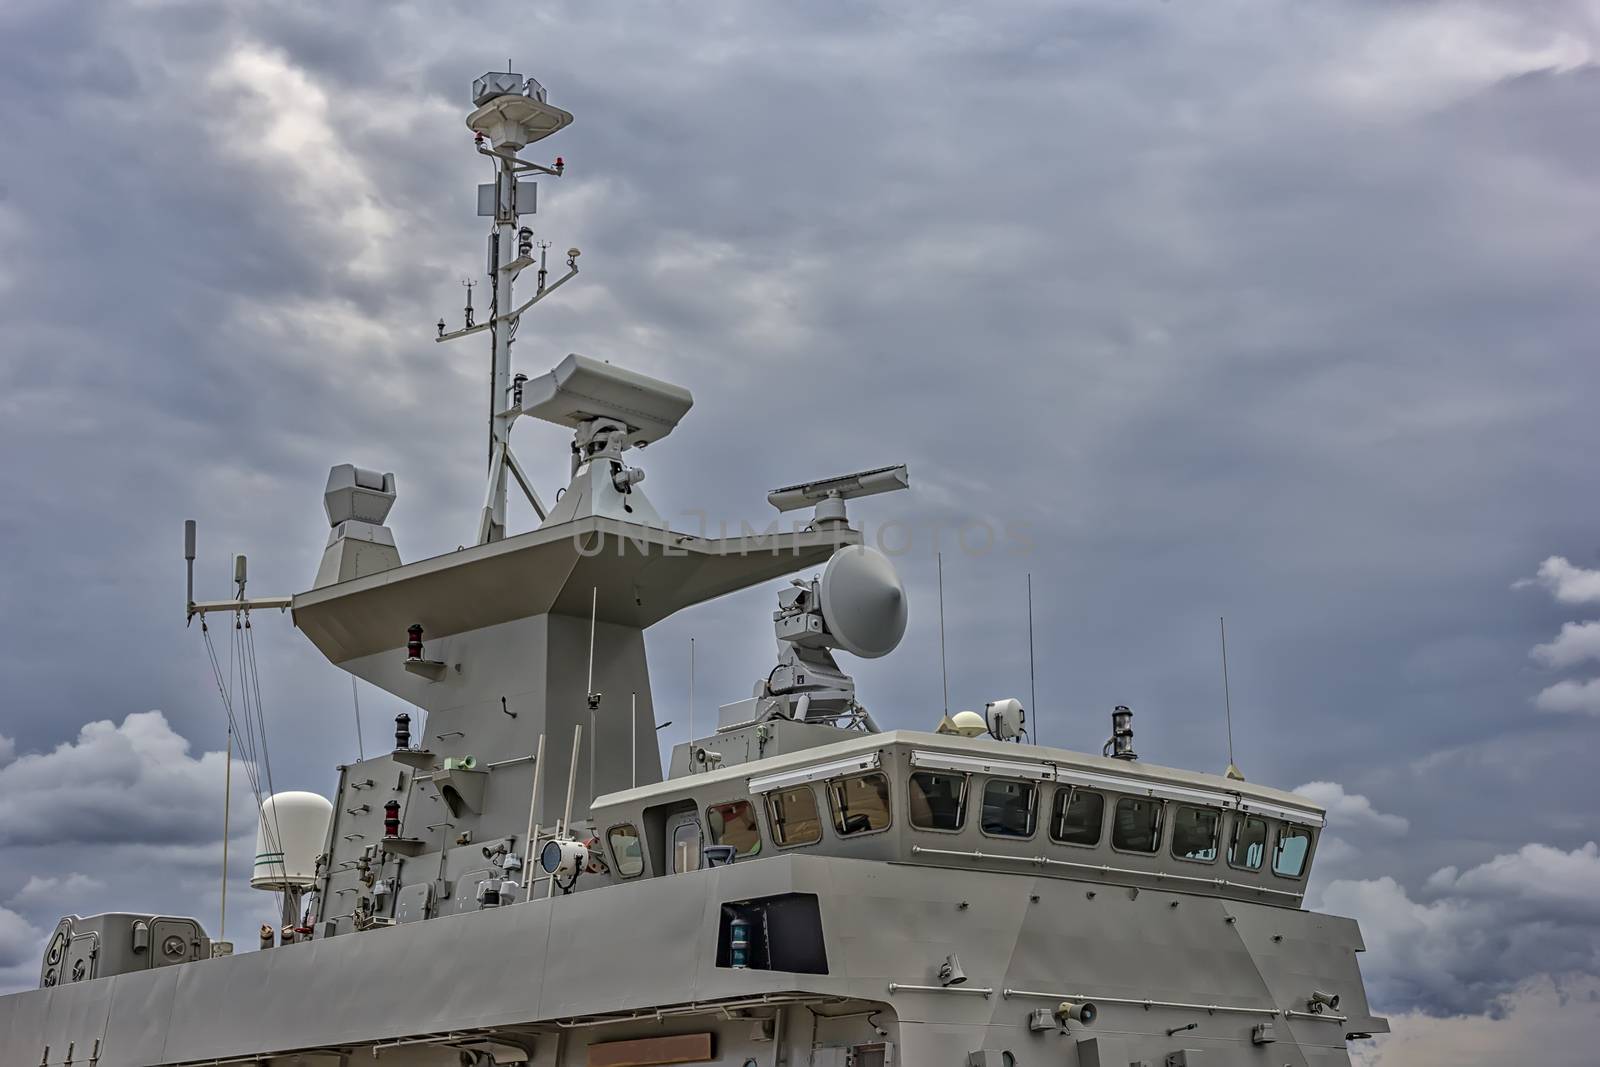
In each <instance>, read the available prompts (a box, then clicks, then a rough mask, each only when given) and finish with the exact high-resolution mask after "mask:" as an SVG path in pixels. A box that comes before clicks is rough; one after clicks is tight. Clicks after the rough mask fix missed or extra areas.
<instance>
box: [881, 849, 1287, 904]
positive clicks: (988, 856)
mask: <svg viewBox="0 0 1600 1067" xmlns="http://www.w3.org/2000/svg"><path fill="white" fill-rule="evenodd" d="M911 854H912V855H913V856H955V857H958V858H961V859H970V860H1005V861H1007V862H1010V863H1031V864H1033V865H1034V866H1036V867H1072V868H1074V869H1076V870H1080V871H1095V872H1097V873H1100V874H1114V875H1122V876H1124V877H1128V876H1137V877H1139V878H1154V879H1156V880H1157V881H1176V882H1193V883H1196V884H1198V885H1208V886H1212V887H1213V888H1217V889H1239V890H1244V891H1247V892H1253V893H1272V894H1275V895H1277V896H1281V897H1292V898H1294V899H1296V900H1298V899H1300V898H1301V897H1303V896H1304V895H1305V894H1304V893H1303V892H1295V891H1293V890H1289V889H1272V888H1269V887H1268V886H1264V885H1251V884H1250V883H1249V882H1233V881H1229V880H1228V879H1226V878H1199V877H1196V876H1195V875H1192V874H1172V873H1171V872H1168V871H1141V870H1136V869H1134V868H1132V867H1113V866H1111V865H1110V864H1105V863H1074V862H1073V861H1071V860H1058V859H1052V858H1051V857H1049V856H1009V855H1006V854H1005V853H1001V852H978V851H972V852H967V851H962V850H959V849H949V848H925V847H923V846H922V845H912V846H911Z"/></svg>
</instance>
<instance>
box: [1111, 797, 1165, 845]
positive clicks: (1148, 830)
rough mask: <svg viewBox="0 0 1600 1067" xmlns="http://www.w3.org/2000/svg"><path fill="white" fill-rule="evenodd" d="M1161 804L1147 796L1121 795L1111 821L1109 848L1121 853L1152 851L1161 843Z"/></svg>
mask: <svg viewBox="0 0 1600 1067" xmlns="http://www.w3.org/2000/svg"><path fill="white" fill-rule="evenodd" d="M1161 809H1162V803H1161V801H1159V800H1156V799H1154V798H1151V797H1123V798H1122V799H1121V800H1118V801H1117V810H1116V814H1115V815H1114V816H1113V817H1112V820H1111V847H1112V848H1119V849H1121V850H1122V851H1124V852H1154V851H1155V850H1156V849H1157V848H1158V847H1160V845H1161Z"/></svg>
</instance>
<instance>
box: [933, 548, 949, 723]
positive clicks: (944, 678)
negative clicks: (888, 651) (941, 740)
mask: <svg viewBox="0 0 1600 1067" xmlns="http://www.w3.org/2000/svg"><path fill="white" fill-rule="evenodd" d="M933 558H934V562H935V563H937V564H938V567H939V680H940V682H941V683H942V684H943V686H944V714H945V718H949V717H950V668H949V666H948V665H947V664H946V662H945V656H944V553H943V552H935V553H934V554H933Z"/></svg>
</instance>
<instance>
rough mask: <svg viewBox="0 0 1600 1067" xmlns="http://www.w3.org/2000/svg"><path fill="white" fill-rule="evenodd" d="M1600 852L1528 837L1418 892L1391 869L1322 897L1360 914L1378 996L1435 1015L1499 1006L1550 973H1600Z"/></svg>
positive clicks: (1441, 875) (1366, 964)
mask: <svg viewBox="0 0 1600 1067" xmlns="http://www.w3.org/2000/svg"><path fill="white" fill-rule="evenodd" d="M1597 887H1600V853H1597V851H1596V848H1595V845H1594V844H1592V843H1590V844H1587V845H1584V846H1583V847H1582V848H1578V849H1574V850H1573V851H1571V852H1562V851H1561V850H1559V849H1555V848H1551V847H1549V846H1545V845H1527V846H1524V847H1523V848H1522V849H1520V850H1518V851H1517V852H1515V853H1510V854H1507V855H1502V856H1497V857H1495V858H1494V859H1492V860H1490V861H1489V862H1487V863H1484V864H1481V865H1479V866H1476V867H1473V868H1471V869H1469V870H1467V871H1465V872H1462V871H1459V870H1457V869H1456V868H1454V867H1446V868H1443V869H1441V870H1439V871H1437V872H1435V873H1434V875H1433V876H1432V877H1431V878H1429V879H1428V882H1427V886H1426V889H1425V892H1426V893H1427V894H1429V895H1431V896H1433V898H1434V899H1431V900H1428V899H1422V900H1415V899H1413V898H1412V897H1411V895H1410V894H1409V893H1408V892H1407V891H1406V889H1405V887H1403V886H1402V885H1400V884H1399V883H1398V882H1396V881H1395V880H1394V879H1393V878H1390V877H1387V876H1385V877H1382V878H1377V879H1366V880H1354V879H1347V880H1340V881H1335V882H1332V883H1330V884H1329V885H1328V887H1327V888H1326V889H1325V890H1324V891H1323V893H1322V899H1321V903H1320V906H1321V907H1322V908H1323V909H1325V910H1327V911H1331V912H1333V913H1335V914H1339V915H1348V916H1351V917H1353V918H1355V919H1357V920H1359V921H1360V923H1361V931H1362V935H1363V937H1364V938H1365V940H1366V943H1367V948H1368V951H1367V954H1366V956H1365V957H1364V958H1363V960H1362V968H1361V969H1362V973H1363V974H1364V975H1365V977H1366V978H1367V981H1368V986H1369V989H1368V995H1369V997H1370V998H1371V999H1372V1000H1373V1001H1374V1002H1376V1003H1378V1004H1380V1005H1383V1004H1391V1005H1396V1006H1398V1007H1401V1008H1407V1009H1410V1008H1414V1009H1416V1010H1419V1011H1422V1012H1425V1013H1427V1014H1431V1015H1441V1014H1442V1015H1448V1014H1455V1013H1466V1014H1481V1013H1484V1012H1489V1011H1493V1010H1494V1009H1495V1004H1496V1001H1497V998H1499V997H1501V996H1504V995H1505V994H1507V993H1509V992H1511V991H1512V990H1514V989H1515V988H1516V987H1517V986H1518V985H1519V984H1521V983H1522V982H1524V981H1527V980H1529V979H1531V978H1535V977H1537V976H1540V975H1545V974H1551V973H1565V972H1583V973H1586V974H1600V889H1597Z"/></svg>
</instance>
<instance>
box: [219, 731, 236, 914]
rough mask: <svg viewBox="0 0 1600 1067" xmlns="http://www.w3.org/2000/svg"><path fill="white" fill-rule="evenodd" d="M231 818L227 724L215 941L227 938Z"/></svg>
mask: <svg viewBox="0 0 1600 1067" xmlns="http://www.w3.org/2000/svg"><path fill="white" fill-rule="evenodd" d="M232 817H233V724H232V723H231V722H230V723H229V724H228V761H227V762H226V763H225V764H223V771H222V914H221V916H219V917H218V919H217V940H218V941H225V940H227V937H228V829H229V826H228V824H229V822H231V821H232Z"/></svg>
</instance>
